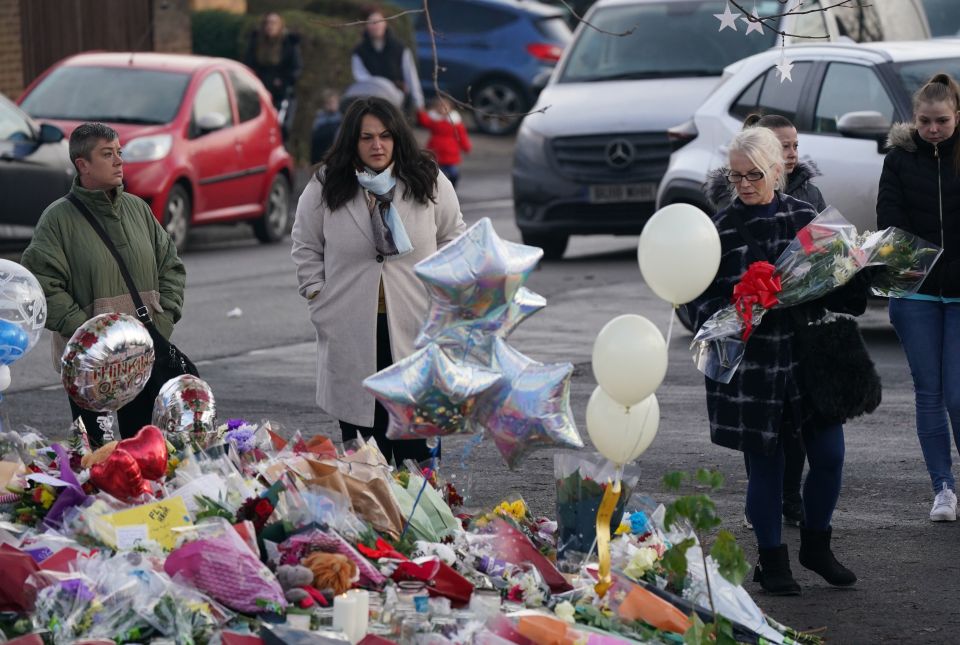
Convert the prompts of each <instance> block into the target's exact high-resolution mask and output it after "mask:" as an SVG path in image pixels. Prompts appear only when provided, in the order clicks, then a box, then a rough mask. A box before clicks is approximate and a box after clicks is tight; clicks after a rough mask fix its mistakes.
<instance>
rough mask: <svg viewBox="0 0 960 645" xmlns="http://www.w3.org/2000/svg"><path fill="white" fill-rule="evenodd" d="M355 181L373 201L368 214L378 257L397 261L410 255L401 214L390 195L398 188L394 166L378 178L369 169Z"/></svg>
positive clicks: (361, 171) (408, 241) (360, 172)
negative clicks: (396, 258)
mask: <svg viewBox="0 0 960 645" xmlns="http://www.w3.org/2000/svg"><path fill="white" fill-rule="evenodd" d="M357 181H358V182H360V185H361V186H362V187H363V188H364V189H365V190H366V191H367V192H369V193H370V194H371V195H373V197H374V198H375V199H376V204H375V206H374V208H372V209H371V210H370V218H371V222H372V224H373V234H374V246H376V247H377V253H379V254H381V255H383V256H384V257H400V256H403V255H406V254H407V253H410V252H411V251H413V244H412V243H411V242H410V237H409V236H408V235H407V230H406V229H405V228H404V227H403V222H402V221H401V220H400V213H398V212H397V209H396V207H394V205H393V192H394V190H395V189H396V186H397V180H396V178H394V176H393V166H392V165H391V166H388V167H387V168H386V169H385V170H384V171H383V172H381V173H380V174H379V175H378V174H374V173H373V171H371V170H369V169H364V170H358V171H357Z"/></svg>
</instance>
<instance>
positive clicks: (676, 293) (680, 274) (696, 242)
mask: <svg viewBox="0 0 960 645" xmlns="http://www.w3.org/2000/svg"><path fill="white" fill-rule="evenodd" d="M637 260H638V261H639V263H640V273H642V274H643V280H644V282H646V283H647V286H649V287H650V289H652V290H653V292H654V293H655V294H657V295H658V296H659V297H660V298H662V299H663V300H666V301H667V302H669V303H670V304H672V305H682V304H684V303H686V302H690V301H691V300H693V299H694V298H696V297H697V296H699V295H700V294H701V293H703V292H704V291H705V290H706V288H707V287H709V286H710V283H711V282H713V279H714V277H716V275H717V269H718V268H719V267H720V235H719V234H718V233H717V227H716V226H714V224H713V222H712V221H711V220H710V217H708V216H707V214H706V213H704V212H703V211H702V210H700V209H699V208H697V207H696V206H693V205H691V204H670V205H669V206H664V207H663V208H661V209H660V210H658V211H657V212H656V213H654V214H653V217H651V218H650V220H649V221H648V222H647V223H646V225H644V227H643V232H642V233H641V234H640V243H639V245H638V246H637Z"/></svg>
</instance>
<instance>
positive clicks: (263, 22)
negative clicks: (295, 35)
mask: <svg viewBox="0 0 960 645" xmlns="http://www.w3.org/2000/svg"><path fill="white" fill-rule="evenodd" d="M271 16H276V17H277V20H279V21H280V29H281V31H282V30H283V28H284V27H286V26H287V24H286V22H285V21H284V19H283V16H281V15H280V14H279V13H277V12H276V11H268V12H267V13H265V14H263V17H262V18H260V26H261V27H266V26H267V21H268V20H270V17H271Z"/></svg>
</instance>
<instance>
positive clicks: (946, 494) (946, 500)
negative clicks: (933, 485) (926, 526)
mask: <svg viewBox="0 0 960 645" xmlns="http://www.w3.org/2000/svg"><path fill="white" fill-rule="evenodd" d="M930 521H931V522H956V521H957V496H956V494H955V493H954V492H953V491H952V490H950V489H949V488H947V485H946V483H944V485H943V490H941V491H940V492H939V493H937V497H936V498H935V499H934V500H933V508H931V509H930Z"/></svg>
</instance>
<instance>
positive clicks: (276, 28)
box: [243, 11, 303, 141]
mask: <svg viewBox="0 0 960 645" xmlns="http://www.w3.org/2000/svg"><path fill="white" fill-rule="evenodd" d="M243 62H244V63H245V64H246V65H247V67H249V68H250V69H252V70H253V71H254V73H256V75H257V77H258V78H259V79H260V81H261V82H262V83H263V84H264V86H265V87H266V88H267V91H269V92H270V96H271V97H272V98H273V107H275V108H276V109H277V112H278V116H279V118H280V130H281V132H282V133H283V139H284V141H286V140H287V138H288V137H289V136H290V128H291V125H292V124H293V117H294V114H295V113H296V109H297V97H296V87H297V79H299V78H300V73H301V72H302V71H303V59H302V57H301V55H300V36H299V35H297V34H294V33H291V32H289V31H287V30H286V29H285V28H284V24H283V18H281V17H280V14H278V13H276V12H272V11H271V12H270V13H268V14H266V15H264V17H263V20H262V21H261V23H260V28H259V29H257V30H255V31H253V32H252V33H251V34H250V41H249V43H248V44H247V52H246V54H245V55H244V57H243Z"/></svg>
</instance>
